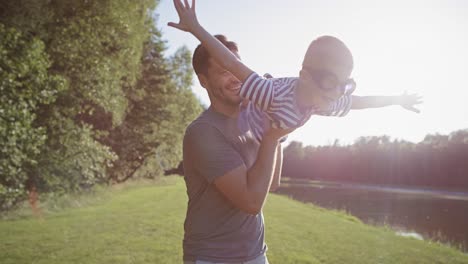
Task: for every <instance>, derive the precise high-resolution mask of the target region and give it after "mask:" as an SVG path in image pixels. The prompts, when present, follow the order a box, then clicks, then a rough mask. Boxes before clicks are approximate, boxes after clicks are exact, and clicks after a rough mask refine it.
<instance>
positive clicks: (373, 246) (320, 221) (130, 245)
mask: <svg viewBox="0 0 468 264" xmlns="http://www.w3.org/2000/svg"><path fill="white" fill-rule="evenodd" d="M102 193H103V194H101V195H97V197H95V198H93V199H89V198H86V197H84V198H82V200H77V202H75V204H76V205H75V206H72V207H69V208H66V209H60V210H52V211H45V213H44V216H43V217H42V218H41V219H38V218H34V217H31V216H25V215H24V214H23V215H21V214H18V215H17V216H16V217H13V218H12V217H9V218H10V219H6V218H5V217H4V219H3V220H1V221H0V238H1V241H0V263H2V264H7V263H11V264H13V263H14V264H18V263H47V264H52V263H61V264H63V263H96V264H97V263H182V260H181V259H182V247H181V246H182V242H181V240H182V235H183V221H184V217H185V208H186V201H187V198H186V194H185V185H184V182H183V180H182V179H181V178H175V177H170V178H168V179H166V180H164V181H163V182H162V183H161V182H160V183H158V184H154V183H152V184H149V183H147V184H141V183H140V184H136V185H132V186H126V187H122V188H112V189H109V190H106V191H102ZM77 199H80V198H77ZM80 201H85V202H80ZM80 204H81V205H80ZM48 206H49V207H50V205H48ZM264 214H265V222H266V241H267V244H268V247H269V251H268V258H269V260H270V263H272V264H276V263H392V264H393V263H468V255H466V254H463V253H462V252H460V251H458V250H456V249H453V248H450V247H447V246H444V245H440V244H437V243H430V242H427V241H420V240H416V239H412V238H405V237H400V236H397V235H395V234H394V232H393V231H392V230H390V229H388V228H379V227H373V226H368V225H365V224H363V223H361V222H360V221H359V220H357V219H356V218H354V217H352V216H349V215H345V214H343V213H341V212H335V211H329V210H325V209H321V208H319V207H316V206H313V205H310V204H304V203H300V202H297V201H294V200H291V199H289V198H287V197H283V196H279V195H270V196H269V198H268V202H267V205H266V208H265V210H264Z"/></svg>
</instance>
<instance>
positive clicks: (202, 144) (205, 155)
mask: <svg viewBox="0 0 468 264" xmlns="http://www.w3.org/2000/svg"><path fill="white" fill-rule="evenodd" d="M185 163H187V165H188V167H189V168H190V169H193V170H196V172H197V174H199V175H202V176H203V177H204V178H205V179H206V180H207V181H208V182H209V183H212V182H213V181H214V180H215V179H216V178H217V177H219V176H223V175H224V174H226V173H227V172H229V171H231V170H233V169H235V168H237V167H239V166H241V165H242V164H244V161H243V160H242V157H241V156H240V155H239V153H238V152H237V151H236V150H235V149H234V148H233V147H232V145H231V144H230V143H229V142H228V141H227V139H226V138H225V137H224V136H223V134H221V132H220V131H219V130H218V129H216V128H215V127H213V126H212V125H210V124H208V123H198V124H195V125H193V126H191V127H189V128H188V129H187V131H186V133H185V136H184V167H185Z"/></svg>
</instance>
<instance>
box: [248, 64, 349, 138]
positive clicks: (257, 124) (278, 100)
mask: <svg viewBox="0 0 468 264" xmlns="http://www.w3.org/2000/svg"><path fill="white" fill-rule="evenodd" d="M298 79H299V78H297V77H289V78H270V79H265V78H263V77H260V76H259V75H258V74H257V73H252V74H251V75H250V76H249V77H248V78H247V80H245V82H244V83H243V84H242V87H241V89H240V93H239V95H240V96H241V97H242V98H245V99H248V100H249V101H250V102H252V103H251V104H248V106H247V112H248V113H249V118H248V123H249V126H250V128H251V130H252V132H253V134H254V136H255V138H256V139H257V140H258V141H259V142H261V139H262V135H263V133H264V132H265V131H266V130H267V129H268V128H269V126H270V125H271V126H272V127H273V128H282V129H287V128H297V127H300V126H302V125H304V123H305V122H306V121H307V120H309V118H310V117H311V116H312V115H314V114H315V115H324V116H345V115H346V114H347V113H348V112H349V110H350V109H351V95H344V96H342V97H340V98H339V99H338V100H336V102H335V103H334V104H332V105H331V106H330V108H329V109H328V110H319V109H318V108H315V107H310V108H307V109H305V110H302V111H301V110H300V109H299V107H298V105H297V104H296V99H295V91H296V84H297V81H298ZM265 116H266V117H267V118H268V120H265V118H264V117H265Z"/></svg>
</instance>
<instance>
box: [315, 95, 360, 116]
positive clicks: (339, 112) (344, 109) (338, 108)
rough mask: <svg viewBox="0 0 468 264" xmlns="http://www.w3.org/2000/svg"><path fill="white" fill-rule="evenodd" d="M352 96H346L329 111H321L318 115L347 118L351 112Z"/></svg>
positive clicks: (337, 101)
mask: <svg viewBox="0 0 468 264" xmlns="http://www.w3.org/2000/svg"><path fill="white" fill-rule="evenodd" d="M351 98H352V97H351V95H345V96H342V97H340V98H338V100H336V102H335V103H334V104H333V105H332V106H331V107H330V109H329V110H327V111H320V112H318V113H317V114H319V115H323V116H340V117H341V116H345V115H347V114H348V113H349V110H351V105H352V99H351Z"/></svg>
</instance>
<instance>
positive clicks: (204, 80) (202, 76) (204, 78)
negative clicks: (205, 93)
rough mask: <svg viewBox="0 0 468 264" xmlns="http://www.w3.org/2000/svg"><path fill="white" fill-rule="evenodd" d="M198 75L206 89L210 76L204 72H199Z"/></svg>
mask: <svg viewBox="0 0 468 264" xmlns="http://www.w3.org/2000/svg"><path fill="white" fill-rule="evenodd" d="M197 77H198V81H199V82H200V85H201V86H202V87H203V88H205V89H206V87H208V78H207V77H206V76H205V75H204V74H198V75H197Z"/></svg>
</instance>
